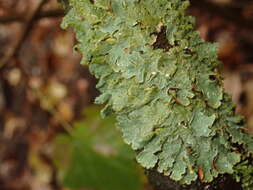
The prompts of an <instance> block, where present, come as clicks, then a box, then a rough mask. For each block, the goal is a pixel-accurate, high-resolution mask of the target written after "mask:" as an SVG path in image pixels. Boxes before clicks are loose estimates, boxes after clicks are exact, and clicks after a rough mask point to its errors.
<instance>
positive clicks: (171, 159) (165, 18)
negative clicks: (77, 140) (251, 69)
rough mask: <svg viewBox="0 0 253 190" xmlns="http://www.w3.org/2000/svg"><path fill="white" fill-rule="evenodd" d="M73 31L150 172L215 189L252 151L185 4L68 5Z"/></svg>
mask: <svg viewBox="0 0 253 190" xmlns="http://www.w3.org/2000/svg"><path fill="white" fill-rule="evenodd" d="M69 5H70V10H69V13H68V14H67V15H66V17H65V18H64V21H63V24H62V26H63V27H64V28H67V27H72V28H74V30H75V32H76V36H77V40H78V41H79V44H78V45H77V49H78V50H79V51H80V52H81V53H82V54H83V59H82V63H83V64H87V65H88V66H89V68H90V71H91V73H93V74H94V75H95V76H96V77H97V78H98V79H99V82H98V84H97V88H98V89H99V90H100V92H101V95H100V96H99V97H98V98H97V99H96V103H98V104H106V105H105V108H104V109H103V111H102V115H103V116H106V115H108V114H111V113H114V114H116V115H117V121H118V123H117V126H118V128H119V129H120V130H121V131H122V134H123V138H124V140H125V142H126V143H128V144H130V145H131V147H132V148H133V149H134V150H136V152H137V156H136V158H137V161H138V162H139V163H140V164H141V165H142V166H143V167H145V168H147V169H155V170H156V171H158V172H160V173H162V174H163V175H165V176H168V177H169V178H170V179H172V180H174V181H178V182H179V183H181V184H191V183H192V182H193V181H196V180H197V179H199V180H200V181H201V182H203V183H205V182H211V181H213V180H214V179H215V178H216V177H217V176H218V175H219V174H226V173H229V174H231V173H233V172H234V166H235V165H236V164H237V163H239V162H240V161H241V160H242V159H244V158H246V157H248V156H249V155H250V154H251V153H252V152H253V143H252V137H251V136H250V135H248V134H245V133H244V132H243V128H244V124H243V123H244V122H243V119H242V118H241V117H240V116H238V115H236V114H235V113H234V105H233V103H232V101H231V98H230V97H229V96H228V95H227V94H226V93H225V92H224V90H223V87H222V86H223V81H222V77H221V76H220V74H219V73H218V72H217V66H218V65H219V61H218V59H217V52H216V51H217V48H216V44H211V43H207V42H204V41H203V40H202V39H201V38H200V36H199V33H198V32H197V31H195V30H194V23H195V22H194V18H193V17H191V16H187V15H185V11H186V9H187V7H188V6H189V1H186V0H159V1H153V0H94V1H90V0H70V1H69Z"/></svg>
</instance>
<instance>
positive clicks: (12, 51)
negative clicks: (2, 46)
mask: <svg viewBox="0 0 253 190" xmlns="http://www.w3.org/2000/svg"><path fill="white" fill-rule="evenodd" d="M46 2H47V0H40V1H39V3H38V4H37V6H36V7H35V8H34V9H33V11H31V13H30V14H29V15H28V16H27V17H26V20H25V23H24V26H23V29H22V31H21V34H20V35H19V36H18V38H17V40H16V42H15V44H14V45H13V47H12V48H11V49H10V51H7V53H6V54H5V56H4V57H3V58H2V59H1V60H0V69H1V68H2V67H3V66H4V65H5V64H6V63H7V62H8V61H9V60H10V59H11V58H12V57H13V56H14V55H15V54H16V52H17V51H18V50H19V48H20V46H21V45H22V42H23V41H24V40H25V38H26V34H27V33H28V32H29V30H30V28H31V27H32V24H33V19H34V18H35V16H36V15H37V14H38V11H39V10H40V9H41V8H42V6H43V5H44V3H46Z"/></svg>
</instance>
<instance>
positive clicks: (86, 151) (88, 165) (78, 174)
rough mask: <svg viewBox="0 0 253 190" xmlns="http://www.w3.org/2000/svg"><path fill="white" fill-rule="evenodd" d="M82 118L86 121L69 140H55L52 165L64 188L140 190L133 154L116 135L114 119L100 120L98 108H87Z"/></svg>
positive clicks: (79, 123) (60, 137) (77, 126)
mask: <svg viewBox="0 0 253 190" xmlns="http://www.w3.org/2000/svg"><path fill="white" fill-rule="evenodd" d="M85 115H86V117H87V119H84V120H83V121H79V122H77V123H76V124H75V125H74V128H73V132H72V136H67V135H61V136H58V137H57V138H56V142H55V144H56V148H55V154H56V157H55V159H56V160H55V162H56V163H57V165H58V166H59V168H58V169H59V173H60V174H61V176H60V177H61V181H62V183H63V185H64V186H66V187H69V188H71V189H80V188H92V189H96V190H118V189H123V190H138V189H140V186H141V182H140V177H139V175H138V171H137V167H136V164H135V163H134V162H133V157H134V154H133V152H132V151H131V150H130V149H129V148H128V147H127V146H126V145H125V144H123V142H122V141H121V139H120V138H119V136H118V135H117V133H116V131H115V129H114V122H115V120H114V118H113V117H107V118H106V119H102V120H101V119H100V117H99V109H98V107H90V108H88V109H87V110H86V114H85ZM62 158H67V160H66V159H62Z"/></svg>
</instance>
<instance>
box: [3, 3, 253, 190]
mask: <svg viewBox="0 0 253 190" xmlns="http://www.w3.org/2000/svg"><path fill="white" fill-rule="evenodd" d="M191 1H192V6H191V7H190V9H189V14H190V15H193V16H195V17H196V21H197V26H196V27H197V29H198V30H199V32H200V34H201V36H202V37H203V38H204V39H205V40H207V41H209V42H217V43H218V44H219V59H220V60H221V61H222V62H223V65H221V67H220V71H221V72H222V73H223V74H224V76H225V83H224V87H225V89H226V91H227V92H229V93H230V94H231V95H232V97H233V100H234V102H235V104H236V105H237V108H236V109H237V112H238V113H241V114H242V115H244V116H245V118H246V120H247V124H248V129H249V130H248V131H249V132H252V131H253V24H252V23H253V2H252V1H250V0H240V1H237V0H202V1H199V0H191ZM63 15H64V11H63V10H62V8H61V7H60V6H59V4H58V3H57V2H56V0H0V142H1V145H0V189H1V190H63V189H65V188H64V187H62V186H61V185H60V184H59V183H58V181H57V177H56V176H57V169H56V167H55V166H54V163H53V161H52V157H51V142H52V140H53V139H54V137H55V136H56V135H58V134H59V133H64V131H65V128H64V126H65V125H66V124H70V125H71V124H72V123H74V122H75V121H77V120H79V119H81V118H82V111H83V109H84V108H85V107H87V106H88V105H90V104H92V102H93V100H94V97H95V96H96V95H97V94H98V92H97V90H96V89H95V84H96V79H94V77H92V76H91V75H90V73H89V72H88V70H87V68H86V67H85V66H81V65H80V64H79V62H80V59H81V56H80V55H79V54H78V53H77V52H74V51H73V46H74V44H75V43H76V41H75V37H74V33H73V31H71V30H68V31H63V30H62V29H61V28H60V23H61V20H62V17H63ZM34 159H39V160H41V162H40V164H37V165H36V164H34V163H33V164H32V163H31V160H34ZM41 163H42V164H41ZM38 174H39V175H38Z"/></svg>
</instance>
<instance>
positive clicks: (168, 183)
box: [146, 170, 243, 190]
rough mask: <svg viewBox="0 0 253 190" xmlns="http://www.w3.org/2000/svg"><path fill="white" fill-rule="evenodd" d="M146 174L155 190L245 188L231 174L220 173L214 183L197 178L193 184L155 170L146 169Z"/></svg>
mask: <svg viewBox="0 0 253 190" xmlns="http://www.w3.org/2000/svg"><path fill="white" fill-rule="evenodd" d="M146 175H147V177H148V180H149V183H150V184H151V185H152V186H153V188H154V190H243V188H242V187H241V184H240V183H237V182H236V181H235V180H234V179H232V177H231V176H230V175H220V176H219V177H218V178H217V179H215V180H214V181H213V182H212V183H202V182H201V181H200V180H197V181H196V182H194V183H192V184H191V185H181V184H179V183H177V182H175V181H173V180H171V179H169V177H166V176H164V175H162V174H160V173H158V172H156V171H155V170H146Z"/></svg>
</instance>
